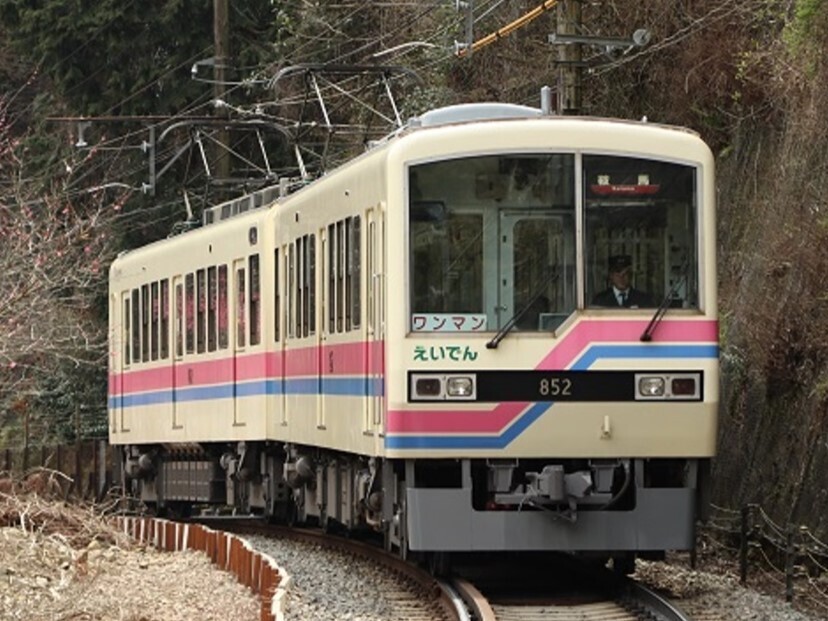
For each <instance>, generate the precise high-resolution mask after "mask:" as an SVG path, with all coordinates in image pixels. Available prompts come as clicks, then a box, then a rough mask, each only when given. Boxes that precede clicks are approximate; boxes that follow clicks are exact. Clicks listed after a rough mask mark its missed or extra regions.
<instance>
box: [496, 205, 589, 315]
mask: <svg viewBox="0 0 828 621" xmlns="http://www.w3.org/2000/svg"><path fill="white" fill-rule="evenodd" d="M499 220H500V221H499V232H500V235H499V236H498V239H499V244H500V253H499V254H500V263H499V266H500V267H499V274H498V300H499V302H498V306H497V310H498V318H497V319H498V327H499V328H502V327H503V326H504V325H505V324H506V322H508V321H509V320H510V319H512V318H513V317H514V316H515V314H516V313H519V312H521V311H522V310H523V309H524V308H526V307H529V310H528V311H527V312H526V313H524V315H523V316H522V317H521V318H520V319H519V320H518V322H517V327H518V329H524V330H528V331H538V330H552V329H554V328H556V327H557V326H558V325H560V324H561V323H562V322H563V321H564V320H565V319H566V318H567V317H568V316H569V315H570V314H571V313H572V311H573V310H574V309H575V301H576V294H575V259H574V257H575V239H574V237H575V236H574V219H573V217H572V216H571V215H562V214H560V213H557V212H552V211H549V210H539V209H531V210H526V209H502V210H500V214H499Z"/></svg>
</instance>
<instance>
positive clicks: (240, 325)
mask: <svg viewBox="0 0 828 621" xmlns="http://www.w3.org/2000/svg"><path fill="white" fill-rule="evenodd" d="M233 276H234V278H233V280H234V285H235V287H234V289H235V291H234V295H233V310H234V312H233V316H234V317H235V323H236V328H235V330H234V332H235V338H234V339H233V426H234V427H240V426H244V424H245V423H244V422H243V413H242V411H241V399H240V398H239V386H238V381H239V376H240V373H239V364H240V358H241V357H242V356H244V354H245V352H246V351H247V325H248V315H249V311H248V306H249V304H248V299H247V269H246V267H245V260H244V259H237V260H236V261H233Z"/></svg>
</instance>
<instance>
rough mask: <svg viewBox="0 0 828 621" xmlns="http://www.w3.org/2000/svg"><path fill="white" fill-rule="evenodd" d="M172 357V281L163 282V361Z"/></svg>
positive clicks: (165, 280)
mask: <svg viewBox="0 0 828 621" xmlns="http://www.w3.org/2000/svg"><path fill="white" fill-rule="evenodd" d="M169 357H170V281H169V280H167V279H164V280H162V281H161V359H162V360H166V359H167V358H169Z"/></svg>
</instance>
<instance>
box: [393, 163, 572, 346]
mask: <svg viewBox="0 0 828 621" xmlns="http://www.w3.org/2000/svg"><path fill="white" fill-rule="evenodd" d="M575 188H576V184H575V156H574V155H573V154H570V153H537V154H535V153H527V154H505V155H490V156H480V157H467V158H457V159H452V160H448V161H437V162H429V163H426V164H421V165H418V166H412V167H411V168H410V169H409V174H408V197H409V200H408V221H409V238H408V245H409V255H408V259H409V274H410V279H409V282H410V283H411V291H410V292H409V308H410V329H411V330H412V331H415V332H416V331H421V332H439V331H452V332H475V331H477V332H483V331H495V330H498V329H500V328H502V327H503V326H504V325H506V324H507V323H512V324H514V325H516V328H517V329H518V330H521V331H527V332H543V331H549V330H553V329H555V328H556V327H557V326H558V325H560V323H562V322H563V321H564V320H565V319H566V318H567V317H568V316H569V315H570V314H572V312H574V310H575V308H576V306H577V286H576V282H577V281H576V279H577V270H576V266H575V257H576V253H575V247H576V243H575V240H576V226H575V213H576V211H575V209H576V201H575ZM518 319H519V321H518ZM515 322H516V323H515Z"/></svg>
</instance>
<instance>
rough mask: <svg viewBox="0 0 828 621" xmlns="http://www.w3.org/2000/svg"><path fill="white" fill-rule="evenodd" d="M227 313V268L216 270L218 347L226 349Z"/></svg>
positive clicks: (224, 266) (222, 266)
mask: <svg viewBox="0 0 828 621" xmlns="http://www.w3.org/2000/svg"><path fill="white" fill-rule="evenodd" d="M228 324H229V322H228V313H227V266H226V265H219V268H218V346H219V349H227V346H228V335H229V332H228V330H229V326H228Z"/></svg>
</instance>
